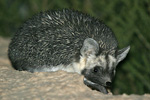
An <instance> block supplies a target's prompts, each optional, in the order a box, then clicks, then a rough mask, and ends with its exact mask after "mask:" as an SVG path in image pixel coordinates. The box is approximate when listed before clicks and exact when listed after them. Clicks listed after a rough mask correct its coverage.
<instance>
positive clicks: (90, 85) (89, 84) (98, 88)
mask: <svg viewBox="0 0 150 100" xmlns="http://www.w3.org/2000/svg"><path fill="white" fill-rule="evenodd" d="M83 81H84V84H85V85H87V86H88V87H90V88H91V89H93V90H98V91H100V92H102V93H104V94H108V91H107V89H106V88H105V87H104V86H101V85H99V84H96V83H93V82H91V81H89V80H87V79H86V78H84V80H83Z"/></svg>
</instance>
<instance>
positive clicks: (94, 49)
mask: <svg viewBox="0 0 150 100" xmlns="http://www.w3.org/2000/svg"><path fill="white" fill-rule="evenodd" d="M98 52H99V45H98V43H97V42H96V41H95V40H94V39H92V38H87V39H85V40H84V43H83V46H82V48H81V50H80V53H81V55H82V56H89V55H96V54H97V53H98Z"/></svg>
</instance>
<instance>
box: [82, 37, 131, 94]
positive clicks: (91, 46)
mask: <svg viewBox="0 0 150 100" xmlns="http://www.w3.org/2000/svg"><path fill="white" fill-rule="evenodd" d="M99 48H100V47H99V45H98V43H97V42H96V41H95V40H93V39H91V38H88V39H85V41H84V44H83V47H82V48H81V51H80V52H81V55H82V56H83V57H84V58H85V59H86V62H85V67H84V69H83V70H82V75H84V77H85V79H86V80H88V82H91V83H92V84H99V85H101V86H103V87H110V86H111V82H112V79H113V77H114V75H115V69H116V65H117V64H118V63H119V62H120V61H122V60H123V59H124V58H125V57H126V55H127V53H128V51H129V49H130V47H127V48H124V49H121V50H118V51H116V50H114V54H112V52H111V54H109V53H107V54H103V53H100V54H99V55H98V56H97V53H98V52H99ZM112 55H115V56H112ZM102 92H103V91H102Z"/></svg>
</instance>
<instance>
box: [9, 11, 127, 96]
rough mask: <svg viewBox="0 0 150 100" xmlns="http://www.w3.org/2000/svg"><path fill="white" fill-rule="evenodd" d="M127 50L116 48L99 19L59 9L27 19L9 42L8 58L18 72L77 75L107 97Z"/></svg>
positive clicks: (110, 34)
mask: <svg viewBox="0 0 150 100" xmlns="http://www.w3.org/2000/svg"><path fill="white" fill-rule="evenodd" d="M129 50H130V46H127V47H125V48H123V49H118V41H117V39H116V37H115V35H114V33H113V32H112V30H111V29H110V28H109V27H108V26H107V25H105V24H104V23H103V22H102V21H101V20H99V19H97V18H94V17H92V16H90V15H88V14H85V13H83V12H80V11H75V10H70V9H63V10H48V11H45V12H41V13H39V14H37V15H35V16H33V17H32V18H30V19H29V20H27V21H26V22H25V23H24V24H23V25H22V26H21V27H20V28H19V29H18V31H17V32H16V34H14V36H13V38H12V39H11V42H10V44H9V49H8V57H9V59H10V61H11V64H12V66H13V67H14V69H16V70H19V71H29V72H32V73H33V72H54V71H58V70H63V71H66V72H75V73H78V74H81V75H83V76H84V79H83V82H84V84H85V85H87V86H88V87H90V88H91V89H94V90H98V91H100V92H102V93H104V94H107V93H108V90H107V88H108V87H110V86H111V84H112V80H113V78H114V76H115V69H116V66H117V65H118V63H119V62H120V61H122V60H123V59H124V58H125V57H126V56H127V54H128V52H129Z"/></svg>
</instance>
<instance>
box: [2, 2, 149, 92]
mask: <svg viewBox="0 0 150 100" xmlns="http://www.w3.org/2000/svg"><path fill="white" fill-rule="evenodd" d="M62 8H71V9H75V10H79V11H82V12H85V13H88V14H90V15H92V16H94V17H96V18H99V19H101V20H103V21H104V22H105V23H106V24H107V25H108V26H109V27H111V28H112V30H113V31H114V33H115V35H116V37H117V39H118V41H119V47H120V48H123V47H125V46H128V45H130V46H131V50H130V52H129V55H128V56H127V58H126V59H125V60H124V61H123V62H121V63H120V64H119V65H118V66H117V73H116V77H115V80H114V84H113V88H112V91H113V93H114V94H122V93H127V94H132V93H135V94H144V93H150V62H149V61H150V0H0V36H2V37H11V36H13V34H14V33H15V32H16V30H17V29H18V28H19V26H20V25H21V24H22V23H23V22H24V21H26V20H27V19H28V18H30V17H32V15H34V14H37V13H38V12H40V11H45V10H49V9H62Z"/></svg>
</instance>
